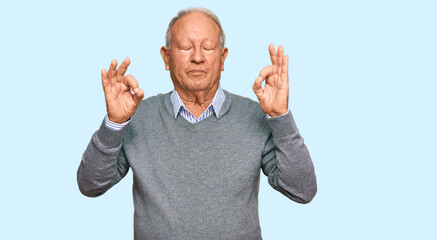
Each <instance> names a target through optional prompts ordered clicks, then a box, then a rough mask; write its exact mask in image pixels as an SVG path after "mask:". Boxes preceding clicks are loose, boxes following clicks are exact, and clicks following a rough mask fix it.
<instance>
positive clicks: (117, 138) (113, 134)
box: [95, 120, 126, 149]
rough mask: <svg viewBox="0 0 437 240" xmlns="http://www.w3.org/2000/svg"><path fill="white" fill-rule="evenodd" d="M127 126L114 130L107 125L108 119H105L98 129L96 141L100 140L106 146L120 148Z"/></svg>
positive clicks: (100, 143) (99, 142)
mask: <svg viewBox="0 0 437 240" xmlns="http://www.w3.org/2000/svg"><path fill="white" fill-rule="evenodd" d="M125 129H126V128H125V127H123V128H121V129H120V130H113V129H110V128H108V127H107V126H106V120H103V122H102V124H101V125H100V128H99V130H98V131H97V134H96V138H97V139H95V141H97V142H98V144H99V145H101V146H102V147H104V148H107V149H110V148H119V147H121V141H122V139H123V133H124V130H125Z"/></svg>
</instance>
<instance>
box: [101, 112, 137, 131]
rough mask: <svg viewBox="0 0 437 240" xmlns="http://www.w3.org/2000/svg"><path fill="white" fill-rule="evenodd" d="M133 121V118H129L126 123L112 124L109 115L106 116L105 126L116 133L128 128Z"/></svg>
mask: <svg viewBox="0 0 437 240" xmlns="http://www.w3.org/2000/svg"><path fill="white" fill-rule="evenodd" d="M131 120H132V118H129V119H128V120H127V121H126V122H124V123H115V122H111V121H110V120H109V118H108V115H106V116H105V126H106V127H107V128H109V129H112V130H114V131H118V130H121V129H122V128H123V127H124V126H126V125H127V124H128V123H129V122H130V121H131Z"/></svg>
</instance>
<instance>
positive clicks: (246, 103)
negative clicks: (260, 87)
mask: <svg viewBox="0 0 437 240" xmlns="http://www.w3.org/2000/svg"><path fill="white" fill-rule="evenodd" d="M225 93H226V95H228V96H229V97H231V98H232V108H233V109H234V110H237V111H238V112H244V113H253V114H258V115H263V114H264V112H263V111H262V109H261V106H260V105H259V103H258V102H257V101H254V100H252V99H250V98H248V97H244V96H240V95H238V94H234V93H230V92H227V91H225Z"/></svg>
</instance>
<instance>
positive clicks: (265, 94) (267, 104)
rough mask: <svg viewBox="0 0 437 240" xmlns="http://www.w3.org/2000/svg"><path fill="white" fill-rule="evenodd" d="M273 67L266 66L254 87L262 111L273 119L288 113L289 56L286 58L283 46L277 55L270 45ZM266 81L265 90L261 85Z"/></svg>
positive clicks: (279, 48)
mask: <svg viewBox="0 0 437 240" xmlns="http://www.w3.org/2000/svg"><path fill="white" fill-rule="evenodd" d="M269 52H270V59H271V61H272V65H269V66H266V67H265V68H263V69H262V70H261V72H260V73H259V77H258V78H257V79H255V83H254V84H253V86H252V89H253V91H254V92H255V95H256V96H257V98H258V101H259V103H260V105H261V108H262V110H263V111H264V112H265V113H267V114H268V115H269V116H271V117H277V116H281V115H283V114H285V113H287V112H288V55H285V56H284V49H283V48H282V46H279V47H278V52H277V53H276V50H275V47H274V46H273V44H270V45H269ZM264 80H266V84H265V86H264V89H263V88H262V85H261V83H262V82H263V81H264Z"/></svg>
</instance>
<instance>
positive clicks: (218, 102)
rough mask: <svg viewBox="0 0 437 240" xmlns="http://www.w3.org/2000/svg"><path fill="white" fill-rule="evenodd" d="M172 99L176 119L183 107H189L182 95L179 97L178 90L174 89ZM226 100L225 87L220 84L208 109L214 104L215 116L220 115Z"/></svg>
mask: <svg viewBox="0 0 437 240" xmlns="http://www.w3.org/2000/svg"><path fill="white" fill-rule="evenodd" d="M170 100H171V103H172V105H173V112H174V118H175V119H176V118H177V116H178V114H179V111H180V109H181V107H183V108H185V109H187V108H186V107H185V105H184V102H182V99H181V97H179V94H178V93H177V92H176V90H173V92H172V93H171V95H170ZM224 102H225V93H224V92H223V89H222V88H221V86H220V85H219V86H218V88H217V92H216V93H215V96H214V98H213V99H212V102H211V104H210V105H209V106H208V107H207V108H206V109H208V108H209V107H210V106H212V109H213V110H214V114H215V116H216V117H218V116H219V113H220V110H221V109H222V106H223V103H224ZM187 110H188V109H187Z"/></svg>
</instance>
